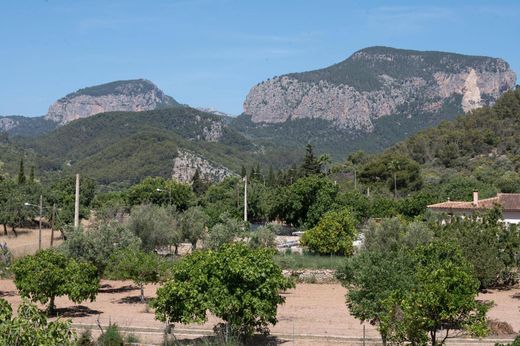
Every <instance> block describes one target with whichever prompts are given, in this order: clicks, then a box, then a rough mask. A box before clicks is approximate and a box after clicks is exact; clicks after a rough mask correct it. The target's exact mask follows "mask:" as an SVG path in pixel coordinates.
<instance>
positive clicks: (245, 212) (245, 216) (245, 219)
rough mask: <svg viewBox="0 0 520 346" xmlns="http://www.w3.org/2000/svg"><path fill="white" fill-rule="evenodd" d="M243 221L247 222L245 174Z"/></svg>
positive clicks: (245, 179) (245, 178)
mask: <svg viewBox="0 0 520 346" xmlns="http://www.w3.org/2000/svg"><path fill="white" fill-rule="evenodd" d="M244 221H245V222H247V175H246V176H244Z"/></svg>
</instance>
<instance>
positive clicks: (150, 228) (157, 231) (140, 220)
mask: <svg viewBox="0 0 520 346" xmlns="http://www.w3.org/2000/svg"><path fill="white" fill-rule="evenodd" d="M176 222H177V221H176V219H175V214H174V212H173V210H171V209H170V208H165V207H161V206H158V205H154V204H147V205H138V206H134V207H133V208H132V211H131V213H130V218H129V219H128V222H127V227H128V229H129V230H130V231H131V232H132V233H134V234H135V235H136V236H137V237H138V238H139V239H141V246H142V248H143V249H144V250H146V251H153V250H155V249H157V248H159V247H164V246H166V245H169V244H170V241H171V235H172V230H173V229H174V228H175V227H176Z"/></svg>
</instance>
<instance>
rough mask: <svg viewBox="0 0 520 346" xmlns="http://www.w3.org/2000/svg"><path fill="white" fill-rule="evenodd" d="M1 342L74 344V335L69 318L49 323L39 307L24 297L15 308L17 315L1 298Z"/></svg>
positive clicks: (15, 345)
mask: <svg viewBox="0 0 520 346" xmlns="http://www.w3.org/2000/svg"><path fill="white" fill-rule="evenodd" d="M0 344H1V345H10V346H24V345H42V346H53V345H62V346H69V345H70V346H72V345H76V334H75V333H74V331H73V330H72V329H71V322H70V321H63V320H60V319H59V318H58V319H57V320H55V321H52V322H48V321H47V317H45V315H44V314H42V313H41V312H40V310H38V307H36V306H35V305H33V304H31V303H29V302H28V301H27V300H26V299H24V300H23V301H22V303H21V304H20V306H19V307H18V310H17V314H16V316H13V310H12V308H11V306H10V305H9V303H8V302H7V301H6V300H4V299H1V298H0Z"/></svg>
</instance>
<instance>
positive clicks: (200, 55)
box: [0, 0, 520, 115]
mask: <svg viewBox="0 0 520 346" xmlns="http://www.w3.org/2000/svg"><path fill="white" fill-rule="evenodd" d="M519 22H520V1H487V2H486V1H477V0H473V1H454V0H451V1H441V0H439V1H430V2H427V1H404V0H395V1H348V0H338V1H334V0H330V1H328V0H320V1H318V0H316V1H310V0H309V1H304V0H300V1H296V0H257V1H252V0H250V1H246V0H243V1H236V0H171V1H152V0H149V1H123V0H121V1H119V0H110V1H108V0H105V1H68V0H67V1H54V0H47V1H42V0H38V1H36V0H35V1H31V0H25V1H9V0H0V47H1V48H0V115H11V114H21V115H43V114H45V113H46V112H47V108H48V106H49V105H50V104H51V103H52V102H54V101H55V100H56V99H58V98H59V97H61V96H64V95H65V94H67V93H69V92H72V91H75V90H77V89H79V88H82V87H85V86H90V85H95V84H100V83H104V82H109V81H113V80H121V79H133V78H147V79H150V80H152V81H153V82H155V83H156V84H157V85H158V86H159V87H160V88H161V89H163V90H164V91H165V92H166V93H167V94H168V95H171V96H173V97H174V98H175V99H177V100H178V101H179V102H181V103H186V104H189V105H193V106H202V107H213V108H215V109H218V110H221V111H224V112H228V113H231V114H239V113H240V112H241V111H242V102H243V100H244V98H245V96H246V94H247V92H248V91H249V89H250V88H251V87H252V86H253V85H255V84H256V83H258V82H260V81H262V80H264V79H267V78H269V77H272V76H275V75H281V74H284V73H288V72H298V71H306V70H312V69H316V68H321V67H325V66H328V65H331V64H333V63H336V62H339V61H341V60H343V59H345V58H347V57H348V56H349V55H350V54H352V53H353V52H355V51H356V50H359V49H361V48H364V47H368V46H374V45H385V46H392V47H398V48H408V49H418V50H441V51H452V52H458V53H463V54H474V55H489V56H494V57H500V58H503V59H505V60H506V61H508V62H509V63H510V64H511V66H512V68H513V69H514V70H515V71H516V72H517V73H519V72H520V44H519V43H520V37H519V35H518V32H519V26H518V23H519Z"/></svg>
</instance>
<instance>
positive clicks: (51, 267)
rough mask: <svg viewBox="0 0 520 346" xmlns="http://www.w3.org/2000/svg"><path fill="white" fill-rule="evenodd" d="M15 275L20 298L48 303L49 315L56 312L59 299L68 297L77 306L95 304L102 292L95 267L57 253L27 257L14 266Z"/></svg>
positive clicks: (47, 252) (41, 252) (42, 252)
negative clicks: (85, 302)
mask: <svg viewBox="0 0 520 346" xmlns="http://www.w3.org/2000/svg"><path fill="white" fill-rule="evenodd" d="M12 272H13V273H14V276H15V278H14V283H15V285H16V288H18V290H19V291H20V295H21V296H22V297H28V298H30V299H31V300H32V301H35V302H40V303H42V304H46V303H47V302H48V303H49V306H48V309H47V311H48V313H49V314H53V313H54V312H55V305H54V300H55V298H56V297H60V296H65V295H66V296H68V298H69V299H70V300H72V301H73V302H75V303H80V302H82V301H84V300H87V299H90V301H93V300H94V299H95V297H96V294H97V291H98V289H99V277H98V274H97V270H96V267H95V266H94V265H92V264H90V263H88V262H81V261H76V260H74V259H69V258H67V257H66V256H65V255H64V254H62V253H60V252H58V251H56V250H41V251H38V252H37V253H36V254H35V255H33V256H26V257H24V258H22V259H20V260H18V261H16V262H15V263H14V264H13V266H12Z"/></svg>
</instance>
